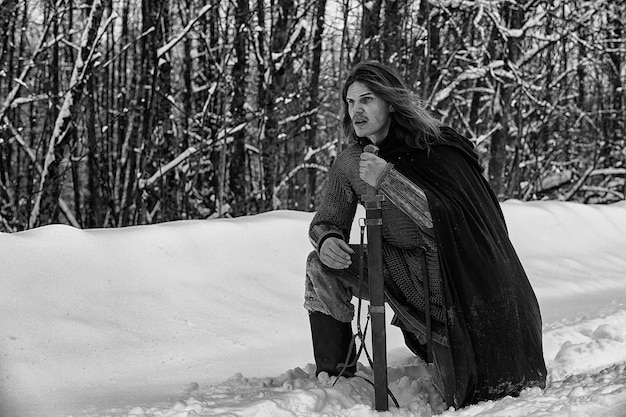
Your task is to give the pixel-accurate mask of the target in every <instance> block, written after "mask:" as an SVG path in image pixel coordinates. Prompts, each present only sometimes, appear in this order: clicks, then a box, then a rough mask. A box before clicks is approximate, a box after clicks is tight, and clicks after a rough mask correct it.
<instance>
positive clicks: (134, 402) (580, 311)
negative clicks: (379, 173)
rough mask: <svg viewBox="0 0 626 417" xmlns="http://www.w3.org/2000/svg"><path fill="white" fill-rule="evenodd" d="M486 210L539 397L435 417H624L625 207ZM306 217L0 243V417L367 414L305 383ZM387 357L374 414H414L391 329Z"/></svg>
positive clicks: (345, 392)
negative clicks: (518, 305)
mask: <svg viewBox="0 0 626 417" xmlns="http://www.w3.org/2000/svg"><path fill="white" fill-rule="evenodd" d="M503 209H504V212H505V216H506V218H507V222H508V225H509V230H510V234H511V239H512V240H513V243H514V245H515V246H516V248H517V249H518V253H519V255H520V258H521V260H522V262H523V264H524V266H525V268H526V270H527V272H528V275H529V277H530V279H531V282H532V284H533V286H534V288H535V290H536V292H537V296H538V298H539V301H540V304H541V308H542V313H543V316H544V323H545V326H544V353H545V357H546V362H547V364H548V367H549V372H550V385H549V387H548V388H547V389H546V390H545V391H543V392H542V391H540V390H530V391H528V392H524V393H523V395H522V396H520V397H519V398H515V399H513V398H506V399H503V400H500V401H496V402H488V403H482V404H478V405H476V406H472V407H468V408H466V409H463V410H459V411H454V410H449V411H445V412H444V413H443V415H445V416H475V415H481V416H483V415H484V416H544V415H550V416H561V415H562V416H566V415H567V416H570V415H600V414H602V413H604V414H602V415H606V416H623V415H626V389H625V388H624V387H625V385H626V375H625V370H624V364H625V363H626V307H625V306H624V304H625V302H626V279H624V271H626V256H624V254H625V253H626V252H624V248H625V247H626V203H619V204H613V205H611V206H583V205H580V204H575V203H558V202H533V203H521V202H515V201H511V202H506V203H504V204H503ZM311 216H312V215H311V214H310V213H302V212H293V211H278V212H272V213H267V214H262V215H257V216H250V217H245V218H238V219H229V220H227V219H220V220H210V221H183V222H173V223H167V224H162V225H154V226H139V227H129V228H124V229H106V230H86V231H81V230H76V229H73V228H71V227H68V226H60V225H56V226H46V227H41V228H39V229H35V230H31V231H27V232H20V233H15V234H0V270H1V271H2V275H1V276H0V286H1V288H2V291H1V292H0V330H1V331H0V375H1V377H0V378H1V379H0V416H1V417H17V416H22V417H29V416H33V417H34V416H46V417H57V416H68V415H70V414H71V415H73V416H74V417H78V416H126V415H135V416H143V415H145V416H148V415H154V416H157V415H161V416H177V417H182V416H190V415H194V414H193V413H195V414H196V415H207V416H208V415H230V416H232V415H237V416H253V415H255V416H283V415H285V416H322V415H326V416H357V415H358V416H368V415H374V414H375V413H374V412H373V411H372V410H371V408H372V401H373V400H372V396H373V393H372V391H373V390H372V388H371V386H370V385H369V384H368V383H367V382H366V381H365V380H364V379H361V378H356V379H351V380H343V379H341V380H340V381H338V382H337V383H336V384H335V385H334V386H333V385H332V382H333V381H317V380H314V379H312V378H311V377H310V374H311V372H312V365H311V364H310V362H311V361H312V352H311V348H310V339H309V338H310V336H309V330H308V323H307V320H306V315H305V314H304V311H303V309H302V306H301V305H302V286H303V280H304V261H305V259H306V255H307V253H308V252H309V250H310V244H309V242H308V237H307V232H306V230H307V226H308V222H309V221H310V219H311ZM353 236H356V230H353ZM390 316H391V314H388V319H389V318H390ZM388 347H389V357H390V360H389V364H390V378H389V380H390V388H391V390H392V392H394V395H395V396H396V398H397V399H398V401H399V402H400V405H401V406H402V408H401V409H395V408H394V409H392V410H391V411H390V412H388V413H387V414H386V415H388V416H426V415H431V411H432V410H431V407H432V406H435V407H437V401H436V398H435V397H434V396H433V395H432V392H431V390H432V387H431V385H430V382H429V381H430V375H429V373H428V369H427V367H426V365H424V364H423V363H420V362H419V361H418V360H417V359H415V358H413V357H412V356H411V355H410V353H408V351H407V350H406V348H404V347H403V343H402V337H401V335H400V334H399V332H397V331H395V329H393V328H391V329H389V340H388ZM363 360H364V359H363ZM370 372H371V369H370V368H369V366H361V367H360V373H361V375H362V376H364V377H367V376H368V375H369V374H370Z"/></svg>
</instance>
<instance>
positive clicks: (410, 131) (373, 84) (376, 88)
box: [341, 61, 441, 148]
mask: <svg viewBox="0 0 626 417" xmlns="http://www.w3.org/2000/svg"><path fill="white" fill-rule="evenodd" d="M357 81H358V82H361V83H363V84H365V85H366V86H367V87H368V88H370V89H371V90H372V92H373V93H374V94H376V95H377V96H378V97H380V98H381V99H383V100H384V101H385V102H386V103H387V104H389V105H391V106H393V109H394V111H393V112H392V113H390V117H391V128H392V129H394V131H395V134H396V135H397V136H398V138H400V139H401V140H402V141H403V142H404V143H406V144H407V145H409V146H413V147H418V148H424V147H427V146H428V145H429V144H430V143H432V142H435V141H437V140H438V139H439V138H440V137H441V132H440V130H439V127H440V126H441V123H440V122H439V120H437V119H435V118H434V117H433V116H432V115H431V114H430V113H429V112H428V111H427V110H426V109H425V108H424V107H423V106H422V105H421V104H420V100H419V98H418V97H417V96H416V95H415V94H414V93H412V92H411V91H410V90H409V89H408V88H407V87H406V86H405V85H404V82H403V81H402V79H401V78H400V77H399V76H398V74H397V73H396V72H395V71H394V70H393V69H391V68H389V67H387V66H385V65H383V64H381V63H380V62H377V61H366V62H361V63H359V64H357V65H355V66H354V68H352V71H350V74H349V75H348V78H347V79H346V81H345V83H344V86H343V91H342V93H341V99H342V101H343V107H344V114H343V131H344V133H345V135H346V136H347V137H348V138H351V139H354V140H356V141H358V140H359V138H358V137H357V135H356V133H355V131H354V126H353V125H352V120H351V118H350V114H349V113H348V104H347V99H346V97H347V93H348V88H349V87H350V86H351V85H352V84H353V83H355V82H357Z"/></svg>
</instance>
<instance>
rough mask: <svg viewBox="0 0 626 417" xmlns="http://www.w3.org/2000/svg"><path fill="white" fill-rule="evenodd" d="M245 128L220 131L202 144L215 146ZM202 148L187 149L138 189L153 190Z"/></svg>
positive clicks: (140, 183)
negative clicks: (157, 183)
mask: <svg viewBox="0 0 626 417" xmlns="http://www.w3.org/2000/svg"><path fill="white" fill-rule="evenodd" d="M245 126H246V123H241V124H239V125H237V126H235V127H233V128H231V129H227V130H220V131H219V132H218V134H217V138H215V139H214V140H211V141H209V142H206V143H204V144H202V147H206V146H212V145H215V144H217V143H219V142H220V141H222V140H224V141H225V140H226V139H227V138H228V137H229V136H230V135H232V134H233V133H236V132H239V131H240V130H241V129H243V128H244V127H245ZM202 147H195V146H190V147H189V148H187V149H185V151H183V152H182V153H181V154H179V155H178V156H177V157H176V158H174V159H172V160H171V161H170V162H168V163H167V164H165V165H163V166H162V167H160V168H159V169H158V170H157V171H156V172H155V173H154V174H153V175H152V176H151V177H150V178H148V179H140V180H139V181H138V183H137V187H138V188H139V189H140V190H145V189H148V188H151V187H152V186H153V185H154V184H155V183H156V182H157V181H158V180H159V179H160V178H162V177H163V176H165V175H166V174H167V173H168V172H170V171H171V170H172V169H174V168H176V167H177V166H178V165H180V164H181V163H182V162H183V161H185V160H186V159H188V158H189V157H191V156H192V155H195V154H196V153H197V152H198V151H199V150H200V149H202ZM247 148H248V149H250V150H252V151H255V149H251V148H250V147H247ZM256 152H258V149H256Z"/></svg>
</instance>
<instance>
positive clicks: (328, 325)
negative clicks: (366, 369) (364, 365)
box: [309, 312, 356, 377]
mask: <svg viewBox="0 0 626 417" xmlns="http://www.w3.org/2000/svg"><path fill="white" fill-rule="evenodd" d="M309 321H310V322H311V336H312V337H313V355H314V356H315V365H316V371H315V376H317V375H319V373H320V372H327V373H328V375H329V376H338V375H339V374H341V375H342V376H345V377H351V376H354V374H355V373H356V346H355V344H354V343H352V340H353V335H352V324H351V323H343V322H341V321H339V320H337V319H335V318H333V317H331V316H329V315H327V314H324V313H319V312H313V313H310V314H309ZM348 353H349V354H348ZM346 360H347V361H348V363H347V365H348V366H344V365H345V362H346ZM344 367H345V369H344Z"/></svg>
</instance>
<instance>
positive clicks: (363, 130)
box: [346, 81, 391, 144]
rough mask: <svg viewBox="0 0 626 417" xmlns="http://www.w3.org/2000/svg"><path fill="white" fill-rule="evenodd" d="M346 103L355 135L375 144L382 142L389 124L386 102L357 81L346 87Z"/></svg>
mask: <svg viewBox="0 0 626 417" xmlns="http://www.w3.org/2000/svg"><path fill="white" fill-rule="evenodd" d="M346 102H347V105H348V114H349V116H350V120H351V121H352V126H353V127H354V131H355V133H356V135H357V136H359V137H367V138H368V139H369V140H371V141H372V142H373V143H375V144H378V143H380V142H382V140H383V139H385V137H386V136H387V132H389V124H390V122H391V119H390V118H389V105H388V104H387V102H385V101H384V100H383V99H381V98H380V97H378V96H377V95H376V94H374V93H373V92H372V90H370V89H369V88H368V87H367V86H366V85H365V84H363V83H361V82H358V81H355V82H354V83H352V84H351V85H350V86H349V87H348V91H347V94H346Z"/></svg>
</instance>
